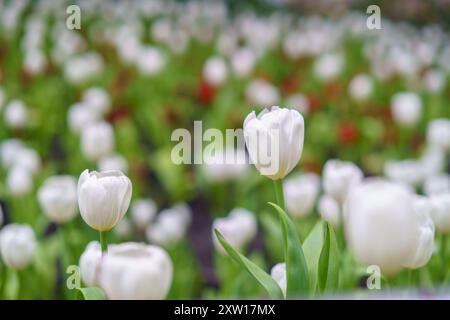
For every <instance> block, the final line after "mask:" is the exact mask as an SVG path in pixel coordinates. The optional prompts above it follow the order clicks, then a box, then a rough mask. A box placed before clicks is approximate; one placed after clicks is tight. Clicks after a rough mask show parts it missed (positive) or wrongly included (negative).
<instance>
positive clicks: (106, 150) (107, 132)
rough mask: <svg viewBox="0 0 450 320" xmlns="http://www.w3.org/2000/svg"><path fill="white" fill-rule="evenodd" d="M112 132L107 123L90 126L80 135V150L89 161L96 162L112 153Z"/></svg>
mask: <svg viewBox="0 0 450 320" xmlns="http://www.w3.org/2000/svg"><path fill="white" fill-rule="evenodd" d="M113 149H114V130H113V128H112V126H111V125H110V124H109V123H107V122H99V123H95V124H92V125H90V126H88V127H86V128H85V129H83V131H82V133H81V150H82V151H83V153H84V155H85V156H86V158H88V159H89V160H98V159H100V158H102V157H106V156H108V155H110V154H111V153H112V151H113Z"/></svg>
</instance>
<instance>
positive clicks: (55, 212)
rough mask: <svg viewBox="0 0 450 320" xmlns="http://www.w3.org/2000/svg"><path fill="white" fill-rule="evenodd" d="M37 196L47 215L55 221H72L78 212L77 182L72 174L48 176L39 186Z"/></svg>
mask: <svg viewBox="0 0 450 320" xmlns="http://www.w3.org/2000/svg"><path fill="white" fill-rule="evenodd" d="M37 196H38V200H39V204H40V206H41V208H42V210H43V211H44V213H45V215H47V217H48V218H49V219H50V220H51V221H53V222H56V223H64V222H67V221H70V220H72V219H73V218H74V217H75V215H76V213H77V182H76V179H75V178H74V177H72V176H69V175H59V176H52V177H50V178H48V179H47V180H45V181H44V183H43V184H42V186H41V187H40V188H39V191H38V195H37Z"/></svg>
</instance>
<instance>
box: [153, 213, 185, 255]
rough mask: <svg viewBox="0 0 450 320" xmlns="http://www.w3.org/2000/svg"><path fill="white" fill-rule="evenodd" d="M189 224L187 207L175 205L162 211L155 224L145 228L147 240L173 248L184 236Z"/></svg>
mask: <svg viewBox="0 0 450 320" xmlns="http://www.w3.org/2000/svg"><path fill="white" fill-rule="evenodd" d="M190 222H191V212H190V209H189V208H188V207H187V206H185V205H176V206H174V207H172V208H169V209H164V210H162V211H161V212H160V213H159V214H158V216H157V217H156V220H155V222H154V223H152V224H150V225H149V226H148V227H147V230H146V236H147V239H148V240H149V241H150V242H152V243H155V244H158V245H161V246H164V247H170V246H173V245H174V244H176V243H177V242H179V241H180V240H181V239H182V238H183V237H184V236H185V235H186V232H187V229H188V227H189V224H190Z"/></svg>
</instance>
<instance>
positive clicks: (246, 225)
mask: <svg viewBox="0 0 450 320" xmlns="http://www.w3.org/2000/svg"><path fill="white" fill-rule="evenodd" d="M212 229H213V230H212V231H213V232H212V237H213V242H214V246H215V248H216V250H217V251H219V252H220V253H225V249H224V248H223V247H222V245H221V244H220V242H219V241H218V240H217V237H216V235H215V233H214V229H217V230H219V232H220V233H221V234H222V235H223V237H224V238H225V240H227V241H228V242H229V243H230V244H231V245H232V246H233V247H235V248H237V249H241V248H242V247H244V246H245V245H247V244H248V243H249V242H250V241H251V240H252V239H253V238H254V237H255V235H256V232H257V224H256V219H255V215H254V214H253V213H252V212H250V211H248V210H246V209H243V208H236V209H233V210H232V211H231V212H230V214H229V215H228V217H225V218H218V219H215V220H214V222H213V228H212Z"/></svg>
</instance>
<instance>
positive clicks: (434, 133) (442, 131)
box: [427, 118, 450, 151]
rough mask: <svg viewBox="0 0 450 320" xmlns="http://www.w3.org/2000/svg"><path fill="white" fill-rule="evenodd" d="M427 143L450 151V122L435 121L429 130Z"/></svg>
mask: <svg viewBox="0 0 450 320" xmlns="http://www.w3.org/2000/svg"><path fill="white" fill-rule="evenodd" d="M427 142H428V143H429V144H430V145H432V146H435V147H438V148H441V149H442V150H445V151H448V150H450V120H449V119H447V118H440V119H433V120H432V121H431V122H430V123H429V124H428V128H427Z"/></svg>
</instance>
